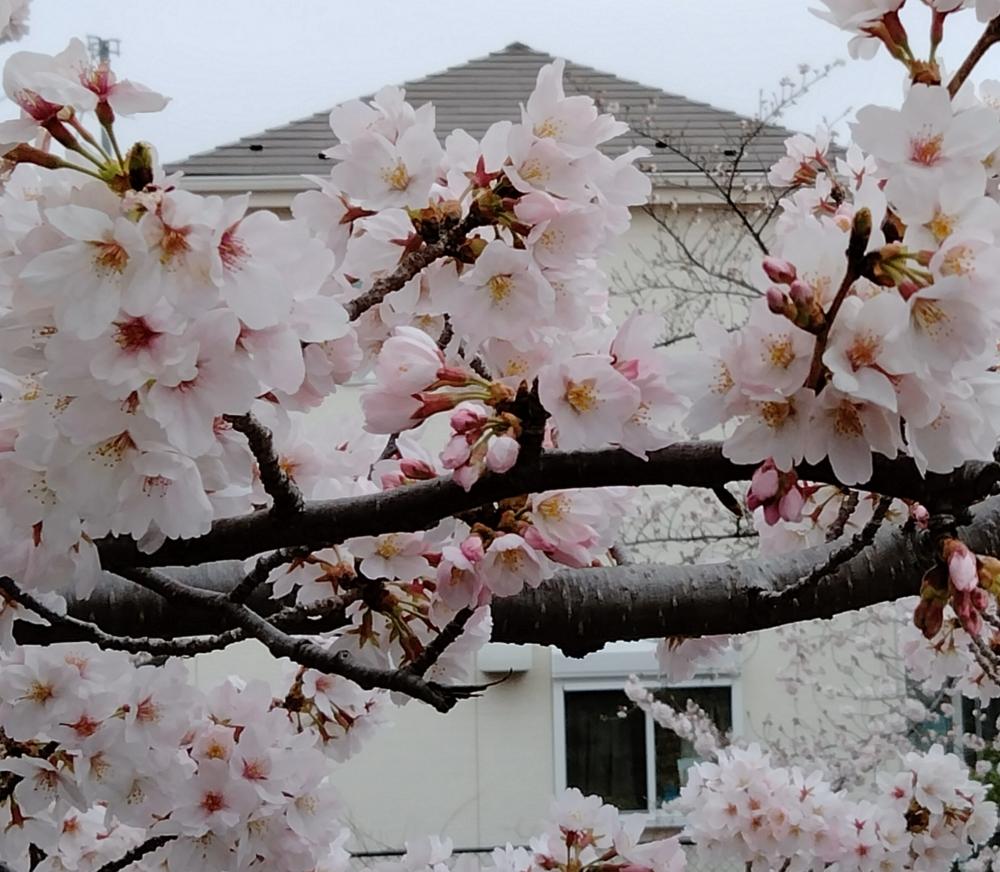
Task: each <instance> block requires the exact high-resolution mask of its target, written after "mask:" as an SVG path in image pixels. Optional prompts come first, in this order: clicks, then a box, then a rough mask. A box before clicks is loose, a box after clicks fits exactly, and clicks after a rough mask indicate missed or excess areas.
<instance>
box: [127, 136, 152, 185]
mask: <svg viewBox="0 0 1000 872" xmlns="http://www.w3.org/2000/svg"><path fill="white" fill-rule="evenodd" d="M125 164H126V169H127V170H128V185H129V187H130V188H131V189H132V190H133V191H144V190H145V189H146V186H147V185H151V184H152V183H153V146H151V145H150V144H149V143H148V142H137V143H136V144H135V145H133V146H132V148H130V149H129V152H128V157H127V158H126V159H125Z"/></svg>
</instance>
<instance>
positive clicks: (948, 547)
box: [944, 539, 979, 591]
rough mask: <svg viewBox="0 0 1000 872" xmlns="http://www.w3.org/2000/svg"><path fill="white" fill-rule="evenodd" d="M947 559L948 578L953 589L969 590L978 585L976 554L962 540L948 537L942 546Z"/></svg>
mask: <svg viewBox="0 0 1000 872" xmlns="http://www.w3.org/2000/svg"><path fill="white" fill-rule="evenodd" d="M944 550H945V554H946V555H947V561H948V578H949V579H950V580H951V583H952V585H953V586H954V588H955V590H961V591H970V590H975V589H976V588H977V587H978V586H979V571H978V569H977V568H976V556H975V555H974V554H973V553H972V552H971V551H970V550H969V549H968V547H967V546H966V545H965V543H963V542H959V541H958V540H957V539H949V540H948V541H947V543H946V544H945V546H944Z"/></svg>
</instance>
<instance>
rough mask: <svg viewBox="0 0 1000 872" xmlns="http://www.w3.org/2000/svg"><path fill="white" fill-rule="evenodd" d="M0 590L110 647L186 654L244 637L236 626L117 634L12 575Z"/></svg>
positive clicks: (85, 637)
mask: <svg viewBox="0 0 1000 872" xmlns="http://www.w3.org/2000/svg"><path fill="white" fill-rule="evenodd" d="M0 591H2V592H3V593H4V594H5V595H7V596H9V597H10V598H11V599H12V600H14V601H15V602H17V603H20V604H21V605H22V606H24V607H25V608H26V609H30V610H31V611H33V612H34V613H35V614H36V615H38V616H39V617H41V618H44V619H45V620H46V621H48V622H49V623H50V624H52V625H53V626H56V627H60V628H62V629H65V630H69V631H71V632H72V633H73V634H74V635H75V637H76V638H78V639H79V640H80V641H85V642H93V643H94V644H95V645H100V646H101V647H102V648H106V649H108V650H113V651H127V652H129V653H130V654H153V655H158V656H178V657H185V656H190V655H194V654H204V653H207V652H209V651H218V650H220V649H222V648H225V647H227V646H228V645H231V644H233V643H234V642H238V641H240V640H241V639H242V638H244V634H243V631H242V630H239V629H235V630H227V631H224V632H221V633H219V634H217V635H213V636H191V637H187V636H181V637H177V638H174V639H162V638H155V637H149V636H138V637H137V636H116V635H114V634H112V633H106V632H105V631H104V630H102V629H101V628H100V627H99V626H98V625H97V624H94V623H91V622H89V621H82V620H80V619H78V618H74V617H72V616H70V615H61V614H59V613H58V612H55V611H53V610H52V609H50V608H49V607H48V606H46V605H45V604H44V603H42V602H41V601H40V600H38V599H36V598H35V597H33V596H32V595H31V594H30V593H28V592H27V591H23V590H21V589H20V588H19V587H18V586H17V584H15V582H14V581H13V579H11V578H9V577H7V576H0Z"/></svg>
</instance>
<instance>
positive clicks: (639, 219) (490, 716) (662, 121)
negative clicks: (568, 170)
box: [169, 43, 804, 849]
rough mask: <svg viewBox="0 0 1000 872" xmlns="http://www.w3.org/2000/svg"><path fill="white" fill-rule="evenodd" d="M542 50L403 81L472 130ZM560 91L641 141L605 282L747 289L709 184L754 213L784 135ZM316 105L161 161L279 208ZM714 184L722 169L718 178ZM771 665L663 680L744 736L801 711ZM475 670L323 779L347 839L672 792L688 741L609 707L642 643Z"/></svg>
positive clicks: (681, 291)
mask: <svg viewBox="0 0 1000 872" xmlns="http://www.w3.org/2000/svg"><path fill="white" fill-rule="evenodd" d="M551 60H552V58H551V57H550V56H549V55H546V54H544V53H542V52H539V51H535V50H533V49H531V48H529V47H527V46H525V45H523V44H521V43H513V44H511V45H509V46H507V47H506V48H504V49H503V50H501V51H498V52H494V53H493V54H490V55H488V56H486V57H483V58H479V59H476V60H472V61H469V62H468V63H465V64H462V65H460V66H456V67H452V68H450V69H447V70H445V71H444V72H441V73H437V74H435V75H431V76H427V77H426V78H423V79H419V80H417V81H413V82H407V83H405V84H404V85H403V87H405V89H406V92H407V98H408V99H409V101H410V102H412V103H414V104H415V105H420V104H422V103H424V102H425V101H433V103H434V104H435V106H436V107H437V120H438V130H439V132H441V133H442V134H447V133H448V132H450V131H451V130H452V129H454V128H457V127H461V128H464V129H465V130H467V131H468V132H469V133H470V134H472V135H473V136H480V135H482V134H483V132H484V131H485V130H486V128H487V126H488V125H489V124H490V123H491V122H493V121H496V120H500V119H512V120H516V119H518V118H519V116H520V112H519V104H520V102H521V101H523V100H525V99H526V98H527V96H528V94H529V93H530V92H531V90H532V88H533V86H534V82H535V77H536V74H537V72H538V69H539V68H540V67H541V66H542V65H543V64H545V63H548V62H550V61H551ZM566 88H567V91H568V92H572V91H573V90H576V91H577V92H579V93H584V94H590V95H592V96H593V97H594V98H595V99H597V100H598V101H599V102H600V103H601V104H602V106H603V107H604V108H605V109H607V110H608V111H613V112H614V113H615V114H616V115H618V116H619V117H621V118H623V119H624V120H626V121H628V122H630V123H631V124H632V125H633V126H634V127H636V128H639V129H641V130H643V131H645V132H647V133H649V134H651V136H649V135H643V133H639V132H633V133H630V134H627V135H625V136H622V137H620V138H619V139H617V140H614V141H612V142H611V143H609V144H608V146H607V150H608V152H609V153H610V154H612V155H614V154H617V153H621V152H624V151H625V150H627V149H628V148H631V147H632V146H633V145H640V144H641V145H651V146H653V149H652V153H651V154H650V156H649V157H648V158H646V159H645V160H644V161H643V166H644V168H645V169H646V171H647V172H648V173H649V174H650V176H651V178H652V179H653V182H654V189H655V191H654V196H653V208H652V210H651V211H649V212H646V211H642V210H636V214H635V216H634V222H633V227H632V229H631V230H630V232H629V235H628V236H627V237H626V239H625V240H624V241H623V244H622V246H621V247H620V249H619V250H618V251H617V252H615V254H614V255H613V256H612V257H611V258H609V260H608V263H607V264H606V267H607V268H608V270H609V273H610V274H611V275H612V276H613V278H614V281H615V282H616V283H617V285H618V288H619V290H620V292H621V293H620V295H619V296H620V298H621V306H622V307H623V308H624V307H626V306H628V307H633V306H634V305H635V303H636V302H644V303H646V304H647V305H653V306H655V307H657V308H659V309H661V310H665V311H668V312H670V311H671V310H672V311H673V312H674V314H675V316H677V315H678V313H680V314H679V317H680V320H675V322H674V324H673V327H674V329H675V331H676V333H677V334H678V335H680V334H683V333H684V331H685V330H686V329H689V324H688V323H687V322H685V321H684V318H685V317H686V316H685V313H686V312H687V311H688V309H689V308H691V309H696V310H697V311H698V313H699V314H700V313H701V312H702V311H705V307H706V306H709V307H716V306H719V308H710V309H709V310H710V311H715V312H716V314H717V317H719V318H720V319H723V320H729V319H734V318H737V317H739V315H740V313H741V312H742V309H741V306H742V305H744V304H745V297H746V294H748V293H750V294H752V293H753V292H752V291H748V290H747V289H746V288H743V291H742V293H743V302H741V301H740V300H741V297H740V293H739V289H740V287H741V285H740V284H739V281H738V278H739V275H740V267H741V265H742V264H743V262H744V260H745V258H747V257H749V256H750V254H751V253H752V252H753V251H754V250H755V242H754V240H753V238H752V237H751V236H749V235H748V234H747V233H746V232H745V228H741V227H740V226H739V225H740V223H741V222H740V221H739V220H737V219H736V218H735V217H734V214H733V212H732V208H731V205H732V204H730V205H728V206H727V205H726V204H725V203H724V202H722V200H721V199H720V197H721V198H723V199H724V196H726V191H727V190H728V192H729V193H728V196H730V197H731V198H733V199H734V201H736V202H738V204H739V205H740V206H741V208H744V209H746V210H747V212H748V214H754V213H753V210H754V209H756V208H759V206H760V204H762V203H764V202H765V197H764V195H763V193H762V192H761V188H760V185H761V183H762V180H763V178H764V171H765V170H766V168H767V167H768V166H770V164H771V163H773V162H774V161H775V160H776V159H777V158H778V157H779V156H781V155H782V154H783V153H784V149H783V140H784V139H785V138H786V137H787V136H788V132H787V131H785V130H782V129H781V128H778V127H774V126H763V127H762V128H761V129H760V130H759V131H757V135H756V136H755V137H754V138H753V139H752V141H750V142H749V143H748V142H746V138H747V131H748V129H751V128H753V122H751V121H749V120H748V119H745V118H741V117H739V116H737V115H735V114H733V113H730V112H726V111H723V110H720V109H716V108H714V107H712V106H708V105H705V104H703V103H696V102H693V101H690V100H687V99H685V98H683V97H679V96H676V95H673V94H669V93H666V92H664V91H661V90H659V89H656V88H651V87H646V86H643V85H639V84H637V83H635V82H630V81H626V80H623V79H620V78H618V77H616V76H614V75H611V74H608V73H602V72H599V71H597V70H594V69H591V68H589V67H586V66H582V65H580V64H576V63H567V65H566ZM327 116H328V111H322V112H318V113H317V114H315V115H312V116H310V117H308V118H303V119H301V120H298V121H293V122H291V123H289V124H287V125H284V126H282V127H277V128H273V129H270V130H266V131H264V132H262V133H260V134H259V135H256V136H248V137H244V138H242V139H240V140H238V141H237V142H234V143H230V144H228V145H223V146H220V147H218V148H215V149H213V150H211V151H208V152H204V153H202V154H197V155H194V156H192V157H190V158H188V159H187V160H184V161H181V162H179V163H177V164H174V165H172V166H171V167H169V169H170V170H182V171H183V172H184V174H185V175H184V180H183V185H184V186H185V187H187V188H189V189H191V190H195V191H200V192H206V193H220V194H225V193H242V192H245V191H249V192H251V194H252V201H251V202H252V204H253V205H256V206H260V207H269V208H272V209H276V210H279V211H280V210H285V209H287V208H288V206H289V204H290V203H291V199H292V197H293V196H294V194H295V193H297V192H298V191H300V190H303V189H304V188H305V187H307V186H308V184H309V183H308V182H307V181H306V180H305V179H303V178H302V176H303V174H318V175H322V174H325V173H326V172H328V170H329V166H330V164H329V162H328V161H327V160H325V159H324V158H323V155H322V152H323V150H324V149H326V148H328V147H329V146H330V145H331V144H332V134H331V133H330V129H329V126H328V122H327ZM657 142H658V143H659V146H657V145H656V143H657ZM685 154H687V155H688V157H689V158H694V162H695V163H699V164H701V166H702V168H703V170H707V171H708V175H706V172H704V171H698V170H697V168H696V167H695V166H693V164H692V160H690V159H686V158H685V157H684V155H685ZM713 179H714V181H713ZM727 179H728V180H729V181H734V182H735V183H734V184H732V185H730V186H729V187H728V188H727V187H726V184H725V183H726V180H727ZM720 180H721V183H722V184H721V186H720ZM666 217H669V221H670V226H671V227H673V228H681V230H680V231H676V230H675V232H680V233H682V234H683V240H684V241H686V242H687V244H689V245H691V246H695V245H697V246H698V247H697V249H695V253H698V254H699V256H701V254H704V256H706V257H708V256H718V252H720V251H721V252H722V253H723V256H724V257H725V258H726V262H725V263H722V264H715V265H714V266H712V267H711V269H710V270H708V271H706V270H704V269H702V270H699V269H697V268H692V267H691V266H690V264H686V263H685V260H684V257H683V256H682V255H678V253H677V251H676V244H677V240H676V239H674V240H672V241H671V240H670V239H669V238H666V239H667V243H666V244H665V242H664V240H665V237H664V233H663V229H662V227H660V226H659V224H660V223H661V222H663V220H664V219H665V218H666ZM692 269H693V272H692ZM730 273H731V275H732V276H733V277H734V279H735V280H736V284H734V288H735V290H734V291H733V294H732V297H731V298H730V296H729V295H714V294H713V293H712V291H713V289H714V287H715V285H713V284H712V283H713V282H725V281H727V279H726V276H727V275H728V274H730ZM720 300H721V301H722V302H721V303H720ZM733 300H735V301H736V302H735V303H733ZM354 402H356V395H355V394H352V393H351V392H350V391H345V392H342V393H341V394H339V395H338V399H337V400H336V401H335V404H336V405H337V407H338V409H339V411H340V412H344V411H349V410H350V409H351V408H352V406H351V404H352V403H354ZM663 513H664V509H663V504H662V503H659V504H654V505H653V510H652V512H651V517H650V522H651V523H652V524H653V526H654V527H655V526H656V522H657V519H658V518H659V517H662V515H663ZM637 538H639V537H637ZM647 538H652V539H657V538H658V537H657V536H652V537H647ZM660 538H662V537H660ZM640 547H641V550H643V551H645V552H646V553H647V554H648V553H655V554H658V555H659V556H660V557H661V559H662V558H664V557H668V558H669V557H670V556H685V555H684V554H683V553H682V551H683V549H682V546H681V545H679V544H677V543H674V544H672V545H665V544H663V543H662V542H653V543H647V544H644V545H641V546H640ZM236 658H238V659H236ZM781 660H782V654H781V653H780V651H779V640H778V638H777V635H776V634H774V633H769V634H760V635H759V636H757V637H756V638H754V639H753V640H752V642H751V643H750V644H748V645H747V646H745V648H744V649H743V651H742V652H740V653H734V654H732V655H730V656H728V657H725V658H723V659H722V660H720V661H719V662H717V663H716V664H714V666H713V668H712V669H711V670H709V671H707V672H705V673H703V674H701V675H699V676H698V677H697V678H696V679H695V680H693V681H691V682H687V683H686V684H685V685H684V686H681V687H676V688H671V689H665V690H664V691H663V692H664V693H665V694H666V695H667V696H668V697H669V698H671V699H674V700H680V704H681V705H682V706H683V700H684V699H685V698H686V697H692V698H694V699H695V700H696V701H697V702H699V703H700V704H701V705H702V706H703V707H704V708H706V709H707V710H709V711H710V712H712V713H713V714H715V715H716V716H717V719H718V721H719V722H720V724H721V725H722V726H725V727H731V728H732V729H733V730H734V732H736V733H737V734H740V735H754V734H757V733H760V732H761V731H763V729H764V728H763V725H764V723H765V721H766V720H767V719H768V718H771V719H774V720H775V721H776V722H779V723H787V724H797V721H796V718H797V717H799V715H803V714H804V713H803V712H799V711H798V710H797V708H796V705H797V703H796V700H794V699H793V698H791V697H789V696H788V695H787V694H786V693H784V692H783V690H782V689H781V687H780V684H779V681H778V679H777V677H776V675H777V672H778V671H779V668H780V665H781ZM477 667H478V670H479V672H480V673H481V676H482V677H483V678H485V679H493V678H498V677H502V676H504V675H506V674H508V673H509V674H510V677H509V678H507V680H505V681H503V682H501V683H500V684H498V685H497V686H496V687H493V688H492V689H491V690H490V691H489V692H488V693H486V694H485V695H484V696H483V697H482V698H480V699H478V700H475V701H472V702H468V703H464V704H462V705H460V706H458V708H457V709H456V710H455V711H453V712H452V713H450V714H449V715H448V716H446V717H444V716H441V715H439V714H437V713H436V712H433V711H432V710H430V709H429V708H427V707H424V706H421V705H420V704H417V703H411V704H410V705H408V706H406V707H405V708H404V709H402V710H401V711H400V712H399V715H398V717H397V719H396V724H395V726H394V727H392V728H390V729H387V730H385V731H384V732H383V733H382V734H381V735H379V736H378V737H376V738H375V739H374V740H373V741H372V742H371V744H370V745H369V746H368V747H367V748H366V750H365V752H364V753H362V754H360V755H359V756H358V757H357V758H356V759H354V760H351V761H349V762H348V763H347V764H345V765H343V766H342V767H340V770H339V772H338V781H339V783H340V785H341V787H342V791H343V794H344V798H345V804H346V806H347V809H348V818H349V819H350V821H351V822H352V823H353V824H354V826H355V829H356V832H357V833H358V834H359V845H358V847H360V848H363V849H379V848H396V847H401V845H402V843H403V841H404V840H405V839H406V838H411V837H414V836H418V835H421V834H425V833H440V832H442V831H446V832H447V833H448V834H450V835H451V836H452V837H453V838H454V840H455V843H456V844H457V845H459V846H463V847H485V848H488V847H490V846H493V845H497V844H503V843H505V842H507V841H512V842H514V843H523V841H524V840H525V839H526V838H527V837H528V836H530V835H531V834H532V832H533V830H534V827H535V826H536V824H537V822H538V820H539V819H540V818H541V817H542V816H543V815H544V813H545V810H546V808H547V806H548V803H549V798H550V797H551V795H552V794H553V792H555V791H557V790H559V789H561V788H562V787H565V786H567V785H575V786H579V787H580V788H582V789H583V790H585V791H587V792H598V793H601V794H603V795H604V796H605V797H606V798H607V799H608V800H609V801H611V802H614V803H616V804H617V805H619V806H620V807H622V808H623V809H629V810H648V811H653V812H655V811H656V810H657V809H658V807H659V805H660V802H661V801H662V800H664V799H669V798H671V797H673V796H675V795H676V794H677V791H678V789H679V786H680V785H681V783H682V781H683V777H684V770H685V768H686V766H687V765H688V764H689V763H690V761H691V759H692V755H693V751H692V750H691V749H690V748H689V747H687V746H686V745H685V744H684V743H682V742H681V741H680V740H679V739H677V738H676V736H674V735H673V734H671V733H667V732H666V731H663V730H661V729H659V728H658V727H655V725H654V724H653V723H652V721H651V720H650V719H649V718H648V717H646V716H644V715H643V714H642V713H641V712H638V711H632V712H631V713H629V714H627V715H625V716H624V717H620V716H619V713H618V710H619V708H620V707H621V706H622V705H623V704H624V703H625V702H626V700H625V697H624V696H623V694H622V692H621V689H622V685H623V684H624V681H625V679H626V678H627V677H628V676H629V675H630V674H633V673H635V674H638V675H640V676H642V677H644V678H646V679H647V680H649V681H650V682H652V683H656V682H658V681H659V679H658V676H657V667H656V659H655V656H654V645H653V643H649V644H629V645H617V646H615V645H612V646H609V648H607V649H606V650H604V651H602V652H599V653H597V654H593V655H590V656H588V657H586V658H583V659H582V660H573V659H571V658H567V657H565V656H563V655H562V654H561V653H559V652H558V651H552V650H549V649H546V648H541V647H536V648H517V647H515V646H505V645H490V646H487V648H486V649H485V650H484V651H483V652H482V653H481V654H480V655H479V659H478V662H477ZM249 668H253V669H255V670H257V671H259V672H260V673H262V674H266V673H267V671H268V669H269V666H268V663H267V660H266V656H262V655H261V654H259V653H258V652H257V651H256V650H255V649H253V648H252V647H243V648H242V649H241V651H240V653H239V654H238V655H233V654H231V653H230V654H227V655H223V656H216V657H210V658H203V659H200V660H199V661H198V663H197V665H196V669H197V671H198V678H199V680H201V681H205V682H208V681H211V680H214V679H216V678H221V677H223V676H224V675H225V674H227V673H229V672H231V671H242V672H244V673H246V671H247V670H248V669H249ZM658 814H659V813H658ZM657 823H658V824H660V825H662V826H664V827H669V826H674V825H677V824H678V823H679V821H678V820H677V819H676V818H672V817H669V816H664V815H662V814H659V817H658V818H657Z"/></svg>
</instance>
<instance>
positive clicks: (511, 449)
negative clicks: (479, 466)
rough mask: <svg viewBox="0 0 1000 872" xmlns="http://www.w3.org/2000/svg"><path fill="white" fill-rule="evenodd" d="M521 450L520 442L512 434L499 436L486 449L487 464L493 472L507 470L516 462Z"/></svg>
mask: <svg viewBox="0 0 1000 872" xmlns="http://www.w3.org/2000/svg"><path fill="white" fill-rule="evenodd" d="M520 451H521V445H520V443H519V442H518V441H517V440H516V439H514V438H512V437H510V436H498V437H497V438H496V439H494V440H493V441H491V442H490V447H489V448H487V449H486V466H487V468H488V469H489V470H490V471H491V472H506V471H507V470H508V469H510V468H511V467H512V466H513V465H514V464H515V463H517V455H518V453H519V452H520Z"/></svg>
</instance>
